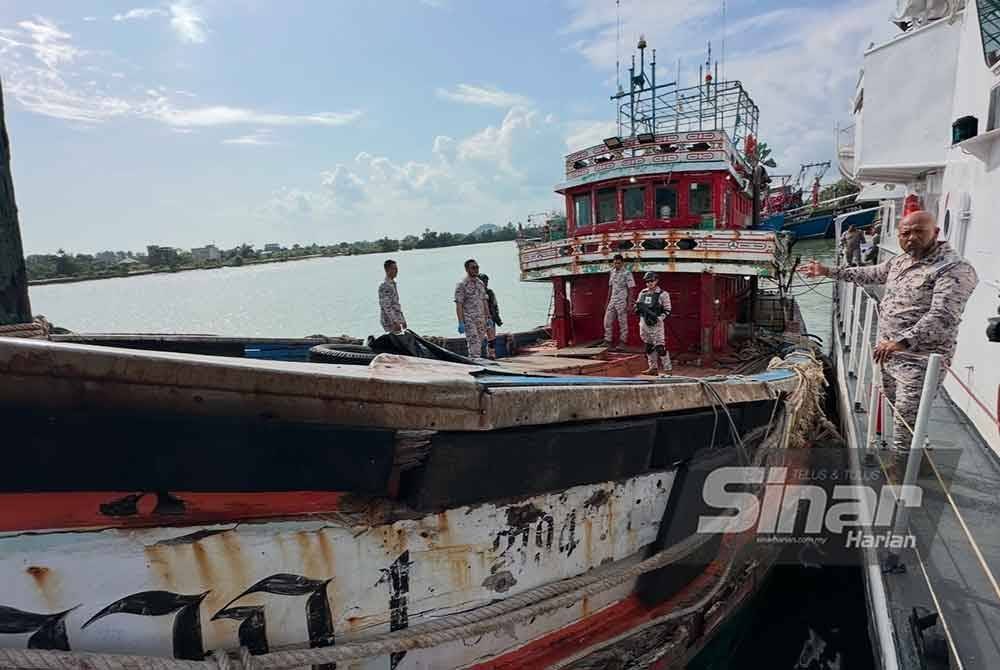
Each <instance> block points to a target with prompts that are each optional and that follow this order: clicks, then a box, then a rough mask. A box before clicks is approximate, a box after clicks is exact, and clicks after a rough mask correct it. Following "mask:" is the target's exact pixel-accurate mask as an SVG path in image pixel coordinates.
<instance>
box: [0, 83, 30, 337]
mask: <svg viewBox="0 0 1000 670" xmlns="http://www.w3.org/2000/svg"><path fill="white" fill-rule="evenodd" d="M30 322H31V303H30V302H28V273H27V271H26V270H25V267H24V249H23V247H22V246H21V228H20V226H19V225H18V220H17V204H16V203H15V202H14V181H13V179H12V178H11V171H10V140H9V139H8V137H7V121H6V118H5V116H4V106H3V85H2V84H0V326H7V325H10V324H15V323H30Z"/></svg>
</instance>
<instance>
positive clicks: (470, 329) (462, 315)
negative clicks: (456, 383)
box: [455, 258, 489, 358]
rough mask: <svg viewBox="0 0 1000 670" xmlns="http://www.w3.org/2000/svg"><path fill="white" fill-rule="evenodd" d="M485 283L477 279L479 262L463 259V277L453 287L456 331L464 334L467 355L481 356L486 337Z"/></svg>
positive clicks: (487, 311)
mask: <svg viewBox="0 0 1000 670" xmlns="http://www.w3.org/2000/svg"><path fill="white" fill-rule="evenodd" d="M488 313H489V307H488V306H487V304H486V285H485V284H483V282H482V281H481V280H480V279H479V264H478V263H476V261H475V260H474V259H472V258H470V259H469V260H467V261H465V279H463V280H462V281H460V282H458V286H456V287H455V314H456V315H457V316H458V332H459V333H464V334H465V341H466V342H467V343H468V345H469V357H470V358H481V357H482V355H483V341H484V340H485V339H486V315H487V314H488Z"/></svg>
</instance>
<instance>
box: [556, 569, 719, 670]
mask: <svg viewBox="0 0 1000 670" xmlns="http://www.w3.org/2000/svg"><path fill="white" fill-rule="evenodd" d="M736 559H737V556H736V555H735V554H734V555H733V556H732V557H731V558H730V559H729V561H727V562H726V568H725V570H723V571H722V574H721V575H720V576H719V579H718V580H717V581H716V582H715V584H714V585H713V586H712V590H711V591H709V592H708V593H707V594H705V596H704V597H702V598H700V599H698V600H697V601H696V602H694V603H693V604H692V605H689V606H688V607H684V608H681V609H679V610H672V611H671V612H668V613H667V614H664V615H663V616H659V617H656V618H655V619H651V620H649V621H647V622H645V623H643V624H641V625H639V626H636V627H635V628H630V629H629V630H628V631H626V632H625V633H622V634H621V635H617V636H615V637H613V638H611V639H610V640H605V641H604V642H603V643H602V644H601V645H600V646H599V647H598V648H604V647H608V646H610V645H612V644H614V643H616V642H618V641H620V640H622V639H625V638H628V637H632V636H634V635H637V634H639V633H641V632H642V631H644V630H646V629H648V628H652V627H653V626H658V625H660V624H663V623H667V622H669V621H674V620H676V619H683V618H684V617H686V616H690V615H692V614H696V613H697V612H698V611H699V610H701V609H702V608H704V607H705V605H707V604H708V603H710V602H712V600H714V599H715V597H716V596H717V595H719V592H720V591H721V590H722V587H723V586H725V585H726V582H728V581H729V575H730V574H731V573H732V571H733V566H734V565H736ZM593 652H594V648H593V647H590V648H587V649H584V650H583V651H580V652H578V653H576V654H573V655H572V656H570V657H569V658H566V659H563V660H562V661H560V662H558V663H556V664H554V665H552V666H550V667H549V669H548V670H561V669H562V668H565V667H567V666H569V665H571V664H573V663H575V662H577V661H579V660H580V659H581V658H584V657H586V656H587V655H589V654H591V653H593Z"/></svg>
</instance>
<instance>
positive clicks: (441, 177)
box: [258, 107, 565, 239]
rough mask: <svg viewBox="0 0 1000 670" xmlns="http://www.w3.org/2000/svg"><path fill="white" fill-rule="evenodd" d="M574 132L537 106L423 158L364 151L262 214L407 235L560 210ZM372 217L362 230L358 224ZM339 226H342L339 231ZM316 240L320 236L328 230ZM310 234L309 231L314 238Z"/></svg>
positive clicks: (438, 145) (350, 235)
mask: <svg viewBox="0 0 1000 670" xmlns="http://www.w3.org/2000/svg"><path fill="white" fill-rule="evenodd" d="M564 133H565V127H564V126H563V124H560V123H557V122H555V120H554V119H550V120H549V121H546V118H545V115H544V114H542V113H541V112H539V111H538V110H536V109H533V108H528V107H513V108H511V109H510V110H508V111H507V112H506V113H505V114H504V115H503V117H502V118H500V119H499V120H498V122H497V123H495V124H491V125H489V126H487V127H485V128H483V129H481V130H479V131H477V132H474V133H471V134H469V135H468V136H466V137H462V138H458V139H456V138H452V137H448V136H446V135H438V136H437V137H435V138H434V140H433V142H432V143H431V147H430V153H429V155H428V156H427V157H426V158H423V159H420V160H398V159H396V158H390V157H387V156H379V155H374V154H372V153H369V152H365V151H362V152H360V153H358V154H357V156H356V157H355V158H354V160H353V161H350V162H348V163H346V164H339V165H335V166H334V167H333V168H332V169H330V170H327V171H324V172H322V173H321V174H320V175H319V183H320V187H319V188H318V189H312V188H309V187H298V188H281V189H278V190H276V191H275V192H274V194H272V197H271V198H270V199H269V200H268V201H267V202H265V203H264V204H263V205H262V206H261V207H260V208H259V209H258V214H259V215H260V216H261V217H263V218H264V219H266V220H268V221H270V222H271V223H276V224H279V225H280V224H282V223H289V224H295V225H299V226H309V225H312V226H314V227H319V228H321V230H322V232H323V234H330V235H336V236H337V237H339V238H341V239H361V238H366V237H367V238H375V237H379V236H382V235H392V236H400V237H401V236H404V235H406V234H409V233H412V232H414V231H416V230H421V229H423V228H425V227H427V228H433V229H435V230H451V231H467V230H469V229H471V228H472V227H474V226H473V225H470V222H473V221H474V222H477V225H478V223H481V222H484V221H493V222H496V223H506V222H507V221H508V220H517V219H518V218H519V217H522V218H523V215H524V213H525V212H537V211H542V210H544V209H551V208H558V207H559V198H558V197H557V196H555V195H554V194H553V192H552V186H553V185H554V184H555V182H557V181H558V180H559V177H560V170H561V167H562V164H561V161H560V155H561V153H562V151H563V143H564V137H563V135H564ZM359 221H364V222H365V225H364V227H363V228H362V229H359V228H358V227H357V225H356V224H357V222H359ZM329 226H342V228H341V229H340V230H339V231H337V232H336V233H332V232H330V230H329V229H328V227H329ZM309 234H314V235H319V234H320V231H319V230H317V231H310V233H309ZM307 236H308V235H307Z"/></svg>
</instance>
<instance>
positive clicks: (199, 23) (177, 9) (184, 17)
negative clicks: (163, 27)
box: [170, 2, 208, 44]
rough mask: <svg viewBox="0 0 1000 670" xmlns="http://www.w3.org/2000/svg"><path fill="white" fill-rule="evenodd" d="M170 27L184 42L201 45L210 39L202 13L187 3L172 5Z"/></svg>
mask: <svg viewBox="0 0 1000 670" xmlns="http://www.w3.org/2000/svg"><path fill="white" fill-rule="evenodd" d="M170 27H171V28H173V29H174V32H175V33H177V36H178V37H179V38H180V39H181V41H184V42H191V43H193V44H201V43H202V42H204V41H205V40H206V39H208V31H207V28H206V26H205V19H204V17H202V15H201V11H200V10H198V9H197V8H195V7H194V6H193V5H191V4H189V3H187V2H175V3H173V4H171V5H170Z"/></svg>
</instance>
